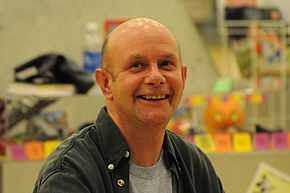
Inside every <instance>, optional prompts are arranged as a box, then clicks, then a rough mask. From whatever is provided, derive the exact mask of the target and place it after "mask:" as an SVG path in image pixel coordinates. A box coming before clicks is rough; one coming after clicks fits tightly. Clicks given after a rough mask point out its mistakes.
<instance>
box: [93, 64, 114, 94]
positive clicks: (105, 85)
mask: <svg viewBox="0 0 290 193" xmlns="http://www.w3.org/2000/svg"><path fill="white" fill-rule="evenodd" d="M96 82H97V84H98V86H99V87H100V89H101V90H102V93H103V95H104V96H105V98H106V99H112V98H113V95H112V89H111V82H112V76H111V74H110V73H109V72H107V71H106V70H104V69H102V68H97V69H96Z"/></svg>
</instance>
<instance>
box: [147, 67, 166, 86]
mask: <svg viewBox="0 0 290 193" xmlns="http://www.w3.org/2000/svg"><path fill="white" fill-rule="evenodd" d="M165 81H166V79H165V77H164V75H163V74H162V73H161V72H160V69H159V68H158V65H152V66H151V67H150V68H149V70H148V73H147V75H146V77H145V84H148V85H153V86H159V85H162V84H164V83H165Z"/></svg>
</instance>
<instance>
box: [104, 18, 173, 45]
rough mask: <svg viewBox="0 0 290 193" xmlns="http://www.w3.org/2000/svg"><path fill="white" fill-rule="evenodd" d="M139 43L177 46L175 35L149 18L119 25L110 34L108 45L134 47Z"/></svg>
mask: <svg viewBox="0 0 290 193" xmlns="http://www.w3.org/2000/svg"><path fill="white" fill-rule="evenodd" d="M138 43H143V44H142V45H143V46H144V47H145V46H147V45H150V44H151V45H154V44H156V45H167V46H170V45H171V46H172V47H174V48H176V47H177V43H176V40H175V37H174V35H173V34H172V33H171V32H170V31H169V30H168V29H167V28H166V27H165V26H164V25H162V24H160V23H159V22H157V21H155V20H151V19H147V18H138V19H133V20H129V21H128V22H126V23H123V24H121V25H120V26H118V27H117V28H116V29H115V30H114V31H113V32H112V33H111V34H110V41H109V42H108V47H110V48H116V47H118V46H131V47H133V46H134V45H138ZM138 46H140V45H138ZM114 51H115V49H114Z"/></svg>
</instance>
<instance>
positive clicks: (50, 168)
mask: <svg viewBox="0 0 290 193" xmlns="http://www.w3.org/2000/svg"><path fill="white" fill-rule="evenodd" d="M92 129H94V126H93V125H91V126H88V127H86V128H84V129H82V131H80V132H78V133H75V134H73V135H72V136H70V137H69V138H67V139H65V140H64V141H63V142H62V143H61V144H60V145H59V146H58V147H57V148H56V150H55V151H54V152H53V153H51V154H50V155H49V156H48V158H47V159H46V161H45V162H44V164H43V166H42V169H41V172H40V175H42V176H50V175H51V174H52V173H55V172H62V171H64V170H65V169H72V167H74V169H86V167H90V164H89V163H93V161H92V160H94V155H93V153H92V150H93V151H94V153H95V154H97V153H98V148H96V145H95V143H94V142H93V139H92V138H91V136H90V133H91V132H92Z"/></svg>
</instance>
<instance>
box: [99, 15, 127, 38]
mask: <svg viewBox="0 0 290 193" xmlns="http://www.w3.org/2000/svg"><path fill="white" fill-rule="evenodd" d="M127 20H128V19H108V20H106V21H105V22H104V32H105V35H108V34H109V33H110V32H111V31H112V30H113V29H114V28H115V27H117V26H118V25H120V24H121V23H123V22H125V21H127Z"/></svg>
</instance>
